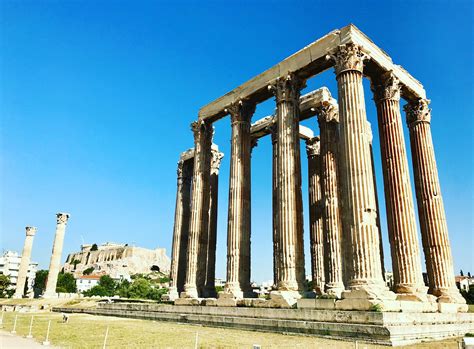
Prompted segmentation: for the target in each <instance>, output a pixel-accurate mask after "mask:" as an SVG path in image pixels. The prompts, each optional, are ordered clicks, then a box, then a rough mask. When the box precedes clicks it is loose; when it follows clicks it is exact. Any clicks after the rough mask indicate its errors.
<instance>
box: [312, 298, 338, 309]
mask: <svg viewBox="0 0 474 349" xmlns="http://www.w3.org/2000/svg"><path fill="white" fill-rule="evenodd" d="M314 304H315V308H316V309H324V310H325V309H331V310H333V309H335V308H336V299H334V298H332V299H315V303H314Z"/></svg>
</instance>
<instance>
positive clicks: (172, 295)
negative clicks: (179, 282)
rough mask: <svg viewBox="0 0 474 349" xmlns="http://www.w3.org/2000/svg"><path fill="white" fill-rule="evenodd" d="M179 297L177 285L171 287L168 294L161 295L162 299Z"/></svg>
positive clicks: (171, 299) (168, 299)
mask: <svg viewBox="0 0 474 349" xmlns="http://www.w3.org/2000/svg"><path fill="white" fill-rule="evenodd" d="M178 298H179V293H178V289H177V288H176V287H170V289H169V291H168V293H167V294H164V295H163V296H162V297H161V300H162V301H174V300H176V299H178Z"/></svg>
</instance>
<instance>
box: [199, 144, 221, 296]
mask: <svg viewBox="0 0 474 349" xmlns="http://www.w3.org/2000/svg"><path fill="white" fill-rule="evenodd" d="M223 157H224V154H223V153H221V152H219V150H217V149H212V155H211V179H210V201H209V233H208V234H209V237H208V242H207V246H208V248H207V260H206V284H205V286H204V296H205V297H215V296H216V285H215V282H216V244H217V203H218V194H219V167H220V165H221V160H222V158H223Z"/></svg>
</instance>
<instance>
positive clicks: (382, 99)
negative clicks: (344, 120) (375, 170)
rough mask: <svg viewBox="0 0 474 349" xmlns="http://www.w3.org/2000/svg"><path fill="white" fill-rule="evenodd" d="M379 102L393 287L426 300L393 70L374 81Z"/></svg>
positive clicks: (403, 296)
mask: <svg viewBox="0 0 474 349" xmlns="http://www.w3.org/2000/svg"><path fill="white" fill-rule="evenodd" d="M372 88H373V90H374V101H375V104H376V106H377V117H378V123H379V137H380V147H381V157H382V170H383V178H384V188H385V206H386V210H387V225H388V235H389V239H390V251H391V255H392V267H393V279H394V286H393V290H394V291H395V292H396V293H399V294H400V295H399V297H398V298H400V299H407V300H419V301H422V300H426V291H427V290H426V287H425V285H424V283H423V275H422V273H421V257H420V249H419V242H418V233H417V230H416V220H415V207H414V205H413V197H412V190H411V184H410V172H409V170H408V160H407V155H406V150H405V140H404V137H403V127H402V120H401V115H400V85H399V81H398V79H397V78H396V77H395V76H394V75H393V74H391V73H390V72H388V73H386V74H384V75H383V76H381V77H380V81H375V80H374V81H372Z"/></svg>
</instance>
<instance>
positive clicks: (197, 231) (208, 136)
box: [180, 120, 214, 298]
mask: <svg viewBox="0 0 474 349" xmlns="http://www.w3.org/2000/svg"><path fill="white" fill-rule="evenodd" d="M191 128H192V130H193V133H194V173H193V182H192V193H191V218H190V222H189V240H188V251H187V268H186V281H185V284H184V291H183V292H181V294H180V297H181V298H198V296H200V295H201V293H202V291H203V290H202V288H203V287H204V280H205V275H202V273H203V270H202V269H199V268H198V263H203V260H202V259H200V257H201V258H202V256H203V251H202V250H203V248H206V250H207V247H206V246H207V234H208V229H209V225H208V224H209V191H210V174H211V171H210V158H211V144H212V136H213V134H214V129H213V127H212V124H209V123H207V122H205V121H202V120H198V121H195V122H193V123H192V124H191ZM204 270H205V269H204Z"/></svg>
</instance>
